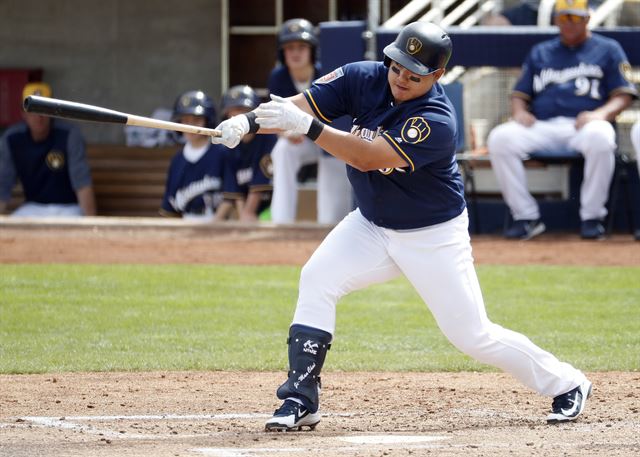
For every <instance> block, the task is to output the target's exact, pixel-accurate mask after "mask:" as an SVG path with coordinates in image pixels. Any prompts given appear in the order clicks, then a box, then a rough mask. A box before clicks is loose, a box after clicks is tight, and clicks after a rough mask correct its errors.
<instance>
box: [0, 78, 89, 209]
mask: <svg viewBox="0 0 640 457" xmlns="http://www.w3.org/2000/svg"><path fill="white" fill-rule="evenodd" d="M30 95H39V96H41V97H51V95H52V90H51V86H50V85H49V84H47V83H44V82H33V83H28V84H26V85H25V87H24V89H23V93H22V98H23V100H24V99H25V98H27V97H28V96H30ZM22 117H23V122H20V123H18V124H15V125H13V126H11V127H9V128H8V129H7V131H6V132H5V133H4V134H3V135H2V137H1V138H0V214H3V213H6V212H7V210H8V207H9V202H10V201H11V192H12V190H13V187H14V185H15V183H16V180H19V181H20V184H21V185H22V190H23V192H24V197H25V201H24V203H22V204H21V205H20V206H19V207H18V208H17V209H16V210H15V211H14V212H13V213H12V214H11V215H12V216H16V217H78V216H95V214H96V201H95V196H94V192H93V183H92V180H91V170H90V169H89V163H88V162H87V157H86V151H85V144H84V140H83V138H82V135H81V133H80V131H79V130H78V128H77V127H75V126H74V125H71V124H69V123H66V122H64V121H61V120H59V119H51V118H50V117H48V116H41V115H38V114H33V113H26V112H25V113H23V114H22Z"/></svg>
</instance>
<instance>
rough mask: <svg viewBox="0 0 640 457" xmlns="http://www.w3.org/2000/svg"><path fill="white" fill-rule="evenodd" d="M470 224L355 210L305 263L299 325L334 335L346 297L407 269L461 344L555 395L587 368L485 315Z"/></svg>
mask: <svg viewBox="0 0 640 457" xmlns="http://www.w3.org/2000/svg"><path fill="white" fill-rule="evenodd" d="M468 225H469V220H468V217H467V212H466V211H464V212H463V213H462V214H461V215H460V216H458V217H456V218H454V219H452V220H450V221H447V222H445V223H442V224H438V225H434V226H431V227H427V228H423V229H418V230H411V231H398V230H391V229H386V228H381V227H378V226H377V225H375V224H373V223H371V222H370V221H368V220H367V219H365V218H364V217H363V216H362V214H361V213H360V211H359V210H357V209H356V210H355V211H353V212H351V213H350V214H349V215H347V216H346V217H345V218H344V219H343V220H342V222H340V223H339V224H338V225H337V226H336V227H335V228H334V229H333V230H332V231H331V233H329V235H327V237H326V238H325V240H324V241H323V242H322V243H321V244H320V246H319V247H318V249H317V250H316V251H315V252H314V253H313V255H312V256H311V258H310V259H309V261H308V262H307V263H306V265H305V266H304V268H303V269H302V273H301V276H300V291H299V297H298V304H297V308H296V312H295V315H294V318H293V324H301V325H307V326H309V327H314V328H318V329H321V330H324V331H326V332H329V333H331V334H332V335H333V334H334V332H335V323H336V304H337V302H338V300H339V299H340V298H341V297H343V296H344V295H347V294H348V293H350V292H353V291H355V290H358V289H362V288H364V287H367V286H369V285H371V284H377V283H382V282H385V281H388V280H390V279H393V278H396V277H398V276H399V275H401V274H404V275H405V276H406V277H407V279H408V280H409V281H410V282H411V284H412V285H413V287H414V288H415V289H416V291H417V292H418V293H419V294H420V297H421V298H422V299H423V300H424V302H425V303H426V304H427V306H428V308H429V309H430V310H431V313H432V314H433V316H434V318H435V320H436V322H437V324H438V326H439V327H440V330H441V331H442V332H443V333H444V334H445V336H446V337H447V338H448V339H449V341H450V342H451V343H452V344H453V345H454V346H455V347H457V348H458V349H459V350H461V351H462V352H464V353H465V354H468V355H470V356H471V357H474V358H475V359H477V360H478V361H480V362H483V363H487V364H490V365H493V366H496V367H499V368H501V369H502V370H504V371H506V372H508V373H510V374H512V375H513V376H515V377H516V378H517V379H518V380H520V382H522V383H523V384H525V385H526V386H528V387H530V388H532V389H534V390H536V391H537V392H539V393H541V394H543V395H548V396H552V397H555V396H556V395H560V394H562V393H565V392H567V391H569V390H571V389H573V388H574V387H576V386H577V385H579V384H580V383H581V382H582V381H583V380H584V379H585V376H584V374H582V373H581V372H580V371H578V370H576V369H575V368H573V367H572V366H571V365H569V364H567V363H563V362H560V361H559V360H558V359H557V358H556V357H555V356H553V355H552V354H550V353H549V352H546V351H544V350H542V349H540V348H539V347H537V346H536V345H535V344H533V343H532V342H531V341H530V340H529V339H528V338H526V337H525V336H523V335H521V334H519V333H516V332H513V331H511V330H507V329H505V328H503V327H501V326H499V325H497V324H494V323H492V322H491V321H490V320H489V318H488V317H487V314H486V311H485V307H484V302H483V300H482V293H481V292H480V286H479V284H478V279H477V277H476V273H475V269H474V266H473V257H472V255H471V244H470V240H469V232H468ZM371 312H376V311H375V308H372V310H371Z"/></svg>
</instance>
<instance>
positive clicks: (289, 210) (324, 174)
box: [271, 137, 353, 224]
mask: <svg viewBox="0 0 640 457" xmlns="http://www.w3.org/2000/svg"><path fill="white" fill-rule="evenodd" d="M271 161H272V163H273V196H272V198H271V220H272V221H273V222H275V223H276V224H291V223H293V222H295V219H296V209H297V206H298V180H297V177H298V171H299V170H300V167H302V166H303V165H306V164H309V163H314V162H318V189H317V206H318V222H320V223H321V224H336V223H338V222H339V221H340V220H341V219H342V218H343V217H344V216H345V215H346V214H347V213H348V212H349V211H351V209H352V208H353V204H352V197H351V184H349V180H348V179H347V170H346V166H345V164H344V162H342V161H340V160H338V159H336V158H335V157H332V156H328V155H326V154H324V153H323V152H322V149H320V147H318V146H317V145H316V144H315V143H314V142H312V141H311V140H310V139H308V138H304V139H303V141H302V142H301V143H298V144H294V143H292V142H291V141H289V140H288V139H287V138H285V137H280V138H279V139H278V141H277V143H276V144H275V146H274V147H273V149H272V150H271Z"/></svg>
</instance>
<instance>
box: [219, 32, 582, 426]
mask: <svg viewBox="0 0 640 457" xmlns="http://www.w3.org/2000/svg"><path fill="white" fill-rule="evenodd" d="M451 52H452V43H451V39H450V38H449V35H448V34H447V33H446V32H445V31H444V30H442V29H441V28H440V27H438V26H437V25H435V24H431V23H427V22H414V23H412V24H409V25H407V26H405V27H404V28H403V29H402V30H401V31H400V33H399V35H398V36H397V38H396V40H395V42H393V43H391V44H390V45H388V46H387V47H385V48H384V55H385V58H384V61H383V62H368V61H367V62H356V63H351V64H347V65H345V66H343V67H340V68H338V69H336V70H334V71H333V72H331V73H329V74H327V75H325V76H324V77H322V78H320V79H319V80H318V81H316V82H315V83H314V84H313V85H312V86H311V88H309V89H307V90H305V91H304V92H303V93H302V94H298V95H296V96H294V97H290V98H287V99H284V98H281V97H277V96H272V97H271V98H272V100H271V101H270V102H268V103H266V104H262V105H260V106H259V107H258V108H257V109H256V110H254V111H253V112H252V113H249V114H243V115H240V116H235V117H233V118H231V119H228V120H226V121H224V122H223V123H222V124H220V125H219V126H218V129H220V130H221V132H222V136H221V137H219V138H212V141H214V142H220V143H222V144H225V145H227V146H228V147H232V146H235V145H236V144H237V143H238V142H239V141H240V139H241V138H242V137H243V136H244V135H246V134H247V133H249V132H259V133H271V132H272V131H273V130H288V131H293V132H296V133H299V134H302V135H305V136H306V137H307V138H309V139H310V140H311V141H313V142H315V143H316V144H318V145H319V146H320V147H322V148H323V149H324V150H326V151H327V152H329V153H330V154H332V155H333V156H335V157H337V158H339V159H340V160H342V161H344V162H346V163H347V165H348V166H347V170H348V175H349V180H350V181H351V184H352V186H353V189H354V193H355V196H356V202H357V208H356V209H355V210H354V211H352V212H350V213H349V214H348V215H347V216H346V217H345V218H344V219H342V221H341V222H340V223H338V225H337V226H336V227H335V228H334V229H333V230H332V231H331V232H330V233H329V234H328V235H327V237H326V238H325V239H324V240H323V241H322V243H321V244H320V246H319V247H318V248H317V249H316V251H315V252H314V253H313V255H312V256H311V258H310V259H309V260H308V261H307V263H306V264H305V265H304V267H303V269H302V272H301V274H300V284H299V295H298V301H297V306H296V311H295V314H294V316H293V321H292V323H291V326H290V327H289V338H288V340H287V343H288V345H289V348H288V358H289V371H288V375H287V379H286V380H285V381H284V383H283V384H282V385H281V386H280V387H279V388H278V389H277V391H276V396H277V397H278V398H279V399H280V400H281V401H282V404H281V406H280V407H279V408H278V409H276V411H275V413H274V414H273V417H271V418H270V419H268V420H267V422H266V424H265V428H266V430H276V431H277V430H299V429H301V428H302V427H308V428H314V427H315V426H316V424H318V422H319V421H320V413H319V407H320V373H321V370H322V367H323V364H324V362H325V358H326V356H327V352H328V350H329V347H330V345H331V344H332V342H333V338H334V335H335V333H336V310H337V304H338V301H339V300H340V299H341V298H342V297H343V296H345V295H347V294H349V293H351V292H353V291H356V290H359V289H363V288H365V287H368V286H370V285H373V284H377V283H382V282H386V281H389V280H391V279H394V278H397V277H399V276H401V275H404V276H405V277H406V278H407V279H408V280H409V282H410V283H411V284H412V285H413V287H414V288H415V289H416V291H417V292H418V294H419V295H420V297H421V298H422V299H423V301H424V302H425V304H426V305H427V307H428V308H429V310H430V311H431V313H432V314H433V316H434V318H435V320H436V322H437V325H438V327H439V328H440V330H441V331H442V332H443V333H444V334H445V335H446V337H447V338H448V339H449V341H450V342H451V343H452V344H453V345H454V346H455V347H457V348H458V349H459V350H461V351H462V352H464V353H466V354H468V355H470V356H471V357H474V358H475V359H476V360H479V361H481V362H483V363H487V364H490V365H493V366H495V367H498V368H501V369H502V370H504V371H506V372H507V373H510V374H511V375H513V376H514V377H515V378H516V379H518V380H519V381H520V382H521V383H523V384H524V385H526V386H528V387H529V388H531V389H532V390H534V391H536V392H538V393H539V394H542V395H545V396H548V397H552V398H553V402H552V405H551V413H550V414H549V415H548V416H547V422H549V423H558V422H567V421H572V420H575V419H576V418H577V417H578V416H580V414H581V413H582V412H583V410H584V407H585V404H586V400H587V398H588V397H589V395H590V393H591V382H590V381H589V380H588V379H587V378H586V376H585V375H584V373H582V372H581V371H580V370H578V369H576V368H574V367H573V366H571V365H569V364H568V363H565V362H561V361H560V360H558V359H557V358H556V357H555V356H554V355H553V354H551V353H549V352H547V351H545V350H543V349H541V348H539V347H538V346H536V345H535V344H534V343H533V342H532V341H531V340H529V339H528V338H526V337H525V336H523V335H521V334H519V333H517V332H514V331H511V330H508V329H506V328H503V327H502V326H500V325H497V324H495V323H493V322H491V321H490V320H489V318H488V316H487V313H486V310H485V306H484V301H483V298H482V293H481V291H480V285H479V283H478V279H477V276H476V273H475V268H474V265H473V257H472V254H471V243H470V237H469V218H468V215H467V209H466V203H465V198H464V189H463V183H462V178H461V175H460V172H459V170H458V165H457V161H456V144H457V139H458V136H459V134H460V133H459V131H460V129H461V128H462V126H458V125H457V123H456V114H455V111H454V108H453V106H452V104H451V102H450V101H449V99H448V98H447V96H446V94H445V93H444V89H443V87H442V86H441V85H440V83H439V82H438V80H439V79H440V78H441V77H442V76H443V74H444V73H445V67H446V65H447V62H448V61H449V58H450V56H451ZM343 115H349V116H350V117H351V119H352V120H353V127H352V129H351V133H347V132H343V131H340V130H337V129H334V128H332V127H331V126H329V125H328V124H329V123H331V121H332V120H333V119H336V118H338V117H340V116H343ZM325 123H326V124H325ZM372 312H376V311H375V303H373V304H372Z"/></svg>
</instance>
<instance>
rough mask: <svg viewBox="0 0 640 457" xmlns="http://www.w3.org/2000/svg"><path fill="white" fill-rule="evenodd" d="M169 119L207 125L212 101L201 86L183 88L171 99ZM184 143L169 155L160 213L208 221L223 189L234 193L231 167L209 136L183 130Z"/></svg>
mask: <svg viewBox="0 0 640 457" xmlns="http://www.w3.org/2000/svg"><path fill="white" fill-rule="evenodd" d="M173 120H174V121H176V122H181V123H183V124H189V125H195V126H199V127H207V128H211V127H212V126H213V125H214V123H215V121H216V110H215V105H214V102H213V100H212V99H211V97H209V96H208V95H207V94H205V93H204V92H203V91H201V90H190V91H187V92H184V93H183V94H181V95H180V96H178V98H177V99H176V101H175V104H174V108H173ZM184 139H185V144H184V146H183V147H182V148H180V149H179V150H178V151H177V152H176V154H175V156H173V158H172V159H171V163H170V165H169V171H168V172H167V182H166V186H165V193H164V197H163V199H162V205H161V208H160V214H161V215H162V216H168V217H182V218H183V219H189V220H192V221H199V222H212V221H214V220H216V219H217V215H216V212H217V210H218V208H219V207H221V203H222V202H223V200H224V192H229V193H230V194H237V189H236V187H235V180H233V179H231V178H232V175H233V170H232V169H231V168H230V164H229V161H227V160H225V159H226V155H227V151H225V150H224V148H221V147H219V146H216V145H213V144H210V143H209V138H208V137H206V136H204V135H197V134H195V133H184Z"/></svg>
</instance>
